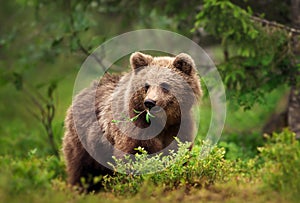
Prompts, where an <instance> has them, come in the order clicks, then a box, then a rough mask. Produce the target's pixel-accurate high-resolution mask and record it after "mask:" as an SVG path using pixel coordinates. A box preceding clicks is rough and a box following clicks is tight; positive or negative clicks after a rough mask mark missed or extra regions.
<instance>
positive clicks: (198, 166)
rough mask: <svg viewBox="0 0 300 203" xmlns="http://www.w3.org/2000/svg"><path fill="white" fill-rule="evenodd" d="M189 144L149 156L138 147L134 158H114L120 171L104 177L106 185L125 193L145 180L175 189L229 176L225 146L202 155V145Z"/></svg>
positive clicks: (212, 181)
mask: <svg viewBox="0 0 300 203" xmlns="http://www.w3.org/2000/svg"><path fill="white" fill-rule="evenodd" d="M189 146H190V144H189V143H184V144H183V143H180V142H179V149H178V151H177V152H174V151H171V152H170V154H169V155H167V156H162V154H158V155H156V156H153V157H150V158H149V157H148V156H147V152H146V151H145V150H143V149H142V148H138V149H137V150H138V151H139V152H140V153H137V154H136V155H135V160H132V159H130V158H129V157H126V158H125V160H115V161H116V164H115V166H114V168H115V171H119V172H121V173H118V174H116V175H115V176H106V177H104V186H105V189H106V190H107V191H113V192H115V193H116V194H122V195H128V194H136V193H138V192H139V190H140V189H141V188H142V186H143V185H144V184H145V182H146V183H147V184H150V185H153V186H154V187H156V186H158V185H160V186H163V189H164V190H174V189H177V188H180V187H186V186H193V187H203V186H207V185H210V184H212V183H214V182H216V181H219V182H222V181H225V180H226V179H227V178H228V176H229V174H230V173H231V172H232V170H231V164H230V162H228V161H226V160H224V158H223V157H224V153H225V151H224V149H221V148H214V149H213V150H212V153H211V154H209V155H208V156H207V157H204V158H203V159H202V158H200V157H201V156H200V155H201V149H203V147H204V146H205V145H202V147H199V146H195V147H194V148H193V149H192V150H191V151H190V150H189V149H188V147H189ZM152 171H158V172H155V173H151V172H152ZM127 173H129V175H128V174H127Z"/></svg>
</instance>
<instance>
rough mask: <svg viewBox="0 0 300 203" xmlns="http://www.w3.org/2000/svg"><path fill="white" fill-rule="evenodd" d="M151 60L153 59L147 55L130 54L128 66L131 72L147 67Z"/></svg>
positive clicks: (139, 53)
mask: <svg viewBox="0 0 300 203" xmlns="http://www.w3.org/2000/svg"><path fill="white" fill-rule="evenodd" d="M152 60H153V57H152V56H150V55H147V54H143V53H141V52H135V53H133V54H131V56H130V65H131V68H132V69H133V70H135V69H137V68H140V67H143V66H148V65H149V64H150V63H151V61H152Z"/></svg>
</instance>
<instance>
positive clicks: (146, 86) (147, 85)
mask: <svg viewBox="0 0 300 203" xmlns="http://www.w3.org/2000/svg"><path fill="white" fill-rule="evenodd" d="M149 87H150V85H149V84H148V83H145V90H146V91H148V89H149Z"/></svg>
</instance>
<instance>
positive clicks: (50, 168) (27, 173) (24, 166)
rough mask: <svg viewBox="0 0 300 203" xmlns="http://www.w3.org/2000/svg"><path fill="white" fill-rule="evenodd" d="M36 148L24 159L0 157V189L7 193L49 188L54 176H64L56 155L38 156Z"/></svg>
mask: <svg viewBox="0 0 300 203" xmlns="http://www.w3.org/2000/svg"><path fill="white" fill-rule="evenodd" d="M35 153H36V150H32V151H30V152H29V154H28V156H27V157H26V158H24V159H14V158H12V157H9V156H1V157H0V165H1V168H0V174H1V175H0V190H1V191H5V192H6V193H8V194H19V193H26V194H27V193H32V192H35V191H37V190H38V191H46V190H47V189H50V188H51V181H52V180H53V179H54V178H64V177H65V174H64V166H63V163H62V162H61V160H59V159H58V158H57V157H54V156H49V157H46V158H38V157H36V156H35Z"/></svg>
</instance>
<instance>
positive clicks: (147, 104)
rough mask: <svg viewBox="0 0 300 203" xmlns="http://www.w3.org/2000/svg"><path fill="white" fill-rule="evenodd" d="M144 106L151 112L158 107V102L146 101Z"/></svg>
mask: <svg viewBox="0 0 300 203" xmlns="http://www.w3.org/2000/svg"><path fill="white" fill-rule="evenodd" d="M144 105H145V107H146V108H148V109H149V110H150V109H152V108H153V107H155V106H156V101H154V100H152V99H146V100H145V101H144Z"/></svg>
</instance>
